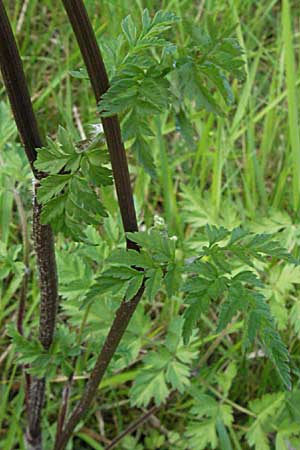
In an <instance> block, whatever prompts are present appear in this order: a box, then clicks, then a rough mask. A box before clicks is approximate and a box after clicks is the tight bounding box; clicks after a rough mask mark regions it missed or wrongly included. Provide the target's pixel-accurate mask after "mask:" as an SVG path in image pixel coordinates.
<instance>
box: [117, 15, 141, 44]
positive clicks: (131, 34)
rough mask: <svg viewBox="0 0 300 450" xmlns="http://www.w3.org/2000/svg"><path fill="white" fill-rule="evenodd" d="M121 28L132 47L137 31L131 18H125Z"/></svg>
mask: <svg viewBox="0 0 300 450" xmlns="http://www.w3.org/2000/svg"><path fill="white" fill-rule="evenodd" d="M121 26H122V30H123V32H124V34H125V36H126V38H127V40H128V42H129V44H130V46H131V47H133V46H134V45H135V42H136V35H137V29H136V26H135V25H134V22H133V20H132V17H131V16H130V15H128V16H127V17H125V19H124V20H123V21H122V24H121Z"/></svg>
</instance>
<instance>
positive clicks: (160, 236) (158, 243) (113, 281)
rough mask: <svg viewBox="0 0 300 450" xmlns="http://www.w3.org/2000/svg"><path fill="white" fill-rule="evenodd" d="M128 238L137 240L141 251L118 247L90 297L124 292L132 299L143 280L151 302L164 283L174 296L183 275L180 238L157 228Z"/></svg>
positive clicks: (128, 235)
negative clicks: (177, 280) (179, 261)
mask: <svg viewBox="0 0 300 450" xmlns="http://www.w3.org/2000/svg"><path fill="white" fill-rule="evenodd" d="M127 237H128V238H129V239H130V240H131V241H133V242H136V243H137V244H138V245H139V246H140V247H141V251H140V252H137V251H136V250H128V251H126V250H125V249H117V250H115V251H114V252H113V253H112V254H111V255H110V257H109V258H108V259H107V263H109V264H110V265H111V267H110V268H108V269H107V270H105V271H104V272H103V273H102V274H101V275H100V277H98V279H97V280H96V283H95V284H94V285H93V286H92V288H91V291H90V292H89V293H88V294H87V298H88V300H93V299H94V298H95V297H96V296H97V295H99V293H101V294H103V293H107V292H111V293H113V294H118V295H119V296H122V295H123V294H124V295H125V298H126V300H131V299H132V298H133V297H134V296H135V295H136V294H137V292H138V291H139V289H140V288H141V286H142V284H143V283H145V293H146V296H147V298H148V299H149V300H150V301H153V300H154V299H155V297H156V295H157V293H158V292H159V290H160V289H161V287H162V284H163V283H164V284H165V286H166V289H167V291H168V293H169V295H172V293H173V290H174V287H175V286H176V284H177V283H175V281H174V278H175V277H177V276H178V275H179V273H178V270H176V260H175V249H176V241H175V240H174V239H173V238H169V237H168V236H167V235H166V234H165V233H164V232H161V231H159V230H156V229H151V230H149V232H136V233H127ZM133 266H134V267H133Z"/></svg>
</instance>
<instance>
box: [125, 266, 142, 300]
mask: <svg viewBox="0 0 300 450" xmlns="http://www.w3.org/2000/svg"><path fill="white" fill-rule="evenodd" d="M143 281H144V274H143V273H140V274H139V275H136V276H135V277H133V278H131V279H130V281H129V283H128V287H127V290H126V297H125V299H126V300H127V301H129V300H132V299H133V297H134V296H135V295H136V294H137V293H138V291H139V290H140V289H141V287H142V284H143Z"/></svg>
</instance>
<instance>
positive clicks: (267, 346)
mask: <svg viewBox="0 0 300 450" xmlns="http://www.w3.org/2000/svg"><path fill="white" fill-rule="evenodd" d="M205 232H206V239H207V241H208V246H203V248H202V251H201V252H200V255H199V257H198V258H196V259H195V260H194V261H193V262H191V263H189V264H188V265H187V266H186V270H187V272H188V273H189V277H188V279H187V281H186V282H185V285H184V287H183V289H184V291H185V293H186V296H185V302H186V303H187V305H188V308H187V309H186V311H185V313H184V316H185V322H184V327H183V337H184V340H185V342H188V340H189V338H190V336H191V334H192V330H193V328H195V326H196V324H197V322H198V321H199V319H200V317H201V315H202V314H205V313H207V311H208V308H209V306H210V303H211V301H212V300H214V301H216V300H218V299H223V301H222V303H221V309H220V314H219V323H218V329H217V331H218V332H220V331H222V330H224V329H225V328H226V327H227V326H228V325H229V324H230V323H231V321H232V319H233V318H234V317H235V316H236V315H237V313H238V312H242V313H243V315H244V330H243V347H244V349H248V348H249V346H250V345H253V344H254V341H255V338H256V337H258V338H259V340H260V342H261V344H262V346H263V348H264V350H265V351H266V353H267V355H268V357H269V358H270V359H271V360H272V362H273V363H274V365H275V367H276V369H277V371H278V373H279V375H280V378H281V380H282V382H283V384H284V385H285V386H286V387H287V388H290V387H291V382H290V374H289V366H288V360H289V357H288V351H287V349H286V347H285V345H284V343H283V342H282V340H281V338H280V335H279V334H278V332H277V331H276V328H275V324H274V320H273V317H272V316H271V312H270V308H269V306H268V304H267V302H266V299H265V297H264V295H263V293H262V288H263V283H262V280H261V279H260V278H259V277H258V276H257V275H258V274H259V272H258V271H257V270H255V264H254V262H255V260H258V261H260V262H264V261H266V258H267V257H272V258H277V259H284V260H286V261H288V262H294V264H298V262H297V261H296V260H295V259H294V258H293V257H292V256H291V255H290V254H289V253H288V252H287V251H286V250H285V249H283V248H282V247H281V246H280V245H279V243H278V242H277V241H276V240H274V239H273V237H272V236H271V235H267V234H261V235H253V234H252V233H247V232H246V231H245V230H242V229H241V228H235V229H234V230H233V231H232V232H229V231H228V230H226V229H225V228H223V227H220V228H217V227H215V226H206V229H205ZM237 263H238V264H240V265H242V269H239V268H238V266H237ZM243 266H244V267H245V269H246V267H247V266H248V267H250V268H251V269H252V270H249V269H246V270H245V269H244V268H243Z"/></svg>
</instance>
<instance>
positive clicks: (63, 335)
mask: <svg viewBox="0 0 300 450" xmlns="http://www.w3.org/2000/svg"><path fill="white" fill-rule="evenodd" d="M8 334H9V336H10V337H11V338H12V342H13V343H14V345H15V349H16V352H18V354H19V356H18V363H19V364H25V365H29V366H30V368H29V369H28V373H31V374H32V375H36V376H38V377H40V378H42V377H44V376H45V374H46V373H47V376H48V377H54V376H55V374H56V372H57V369H58V368H60V369H61V371H62V373H63V374H64V375H66V376H69V375H70V374H71V373H72V372H73V367H72V364H71V360H72V357H74V356H78V355H79V353H80V347H79V346H78V344H77V343H76V334H75V333H74V332H72V331H70V330H69V328H67V327H65V326H63V325H61V326H60V327H59V328H58V330H57V332H56V335H55V339H54V342H53V344H52V345H51V348H50V349H49V351H46V350H44V349H43V348H42V346H41V344H40V342H39V341H38V340H35V339H30V340H29V339H27V338H25V337H24V336H21V335H20V334H19V333H18V332H17V331H16V330H15V328H14V326H13V325H11V326H9V327H8Z"/></svg>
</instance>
